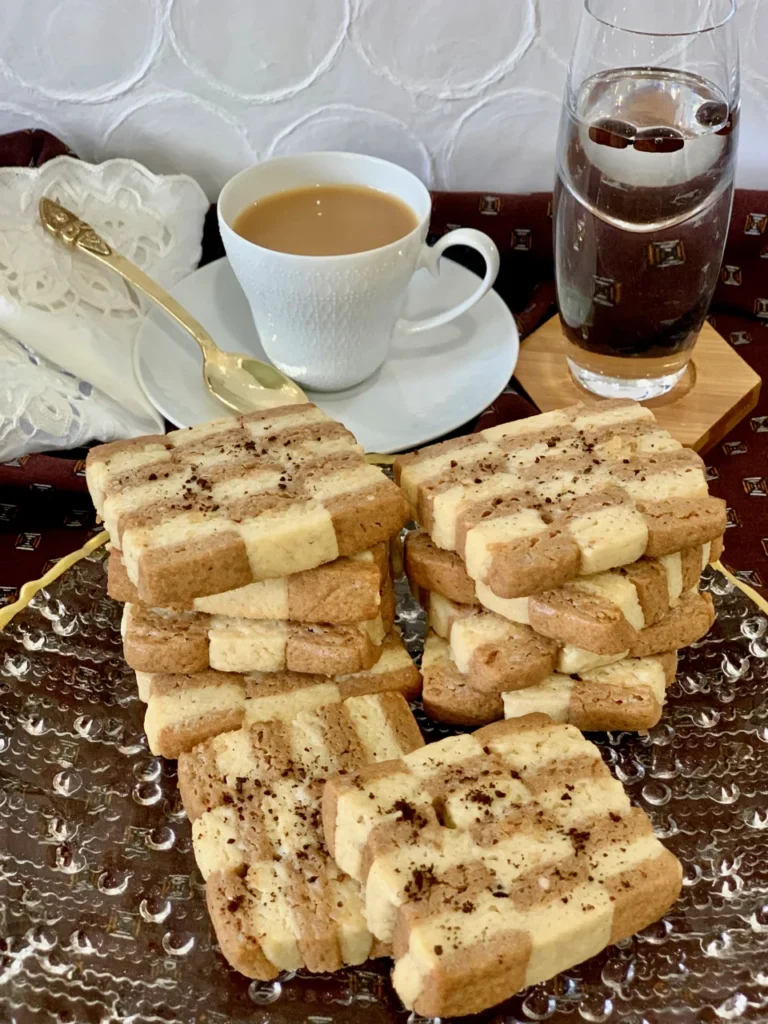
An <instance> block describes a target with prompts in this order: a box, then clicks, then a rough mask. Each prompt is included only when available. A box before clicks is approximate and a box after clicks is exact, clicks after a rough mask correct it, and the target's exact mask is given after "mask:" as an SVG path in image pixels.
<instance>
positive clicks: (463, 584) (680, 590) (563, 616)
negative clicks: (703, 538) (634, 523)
mask: <svg viewBox="0 0 768 1024" xmlns="http://www.w3.org/2000/svg"><path fill="white" fill-rule="evenodd" d="M722 548H723V545H722V540H721V538H718V539H717V540H716V541H714V542H712V543H711V544H710V543H706V544H703V545H698V546H696V547H692V548H684V549H683V550H682V551H678V552H675V553H673V554H671V555H664V556H663V557H662V558H642V559H640V560H639V561H637V562H633V563H632V565H626V566H623V567H622V568H620V569H610V570H608V571H607V572H602V573H596V574H595V575H593V576H583V577H581V578H580V579H577V580H573V581H572V582H570V583H566V584H564V585H563V586H562V587H559V588H557V589H555V590H550V591H547V592H546V593H541V594H535V595H531V596H530V597H518V598H509V599H505V598H501V597H497V596H496V595H495V594H494V593H493V591H492V590H491V589H490V587H488V586H486V585H485V584H483V583H477V584H476V583H475V581H474V580H472V579H470V577H469V576H468V575H467V571H466V569H465V568H464V563H463V562H462V561H461V559H460V558H459V556H458V555H456V554H454V553H453V552H451V551H443V550H442V549H441V548H438V547H437V545H436V544H434V543H433V542H432V541H431V540H430V538H429V535H428V534H427V533H426V532H425V531H423V530H414V531H412V532H411V533H409V534H408V536H407V538H406V542H405V570H406V572H407V574H408V579H409V581H410V584H411V589H412V591H413V593H414V594H418V592H419V590H427V591H432V592H433V593H436V594H440V595H441V596H442V597H446V598H448V599H449V600H450V601H454V602H456V603H457V604H462V605H479V606H481V607H484V608H487V609H488V610H489V611H492V612H496V613H497V614H498V615H501V616H502V617H503V618H505V619H509V621H510V622H518V623H520V624H521V625H529V626H532V627H533V628H534V629H535V630H536V632H537V633H539V634H540V635H541V636H546V637H550V638H551V639H552V640H555V641H557V643H558V644H560V645H565V644H570V645H572V646H575V647H580V648H583V649H584V650H587V651H591V652H592V653H594V654H618V653H621V652H622V651H628V650H629V649H630V648H631V646H632V643H633V642H634V640H635V639H636V638H637V634H638V631H639V630H642V629H644V628H645V627H647V626H652V625H654V624H655V623H656V622H658V621H659V620H660V619H662V618H663V617H664V616H665V615H666V614H667V612H669V611H670V609H671V608H674V607H675V606H676V605H677V604H679V603H680V600H681V598H682V596H683V595H684V594H685V593H687V592H688V591H689V590H693V589H696V588H698V585H699V577H700V575H701V572H702V570H703V569H705V568H706V566H707V565H708V564H709V562H710V561H717V559H718V558H719V557H720V555H721V553H722Z"/></svg>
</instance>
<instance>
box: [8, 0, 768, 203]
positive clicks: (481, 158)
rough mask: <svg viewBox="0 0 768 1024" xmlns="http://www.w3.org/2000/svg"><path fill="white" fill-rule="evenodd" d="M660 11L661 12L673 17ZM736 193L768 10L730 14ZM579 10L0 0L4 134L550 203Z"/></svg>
mask: <svg viewBox="0 0 768 1024" xmlns="http://www.w3.org/2000/svg"><path fill="white" fill-rule="evenodd" d="M670 2H674V0H670ZM739 6H740V9H739V13H738V20H739V29H740V37H741V41H742V61H743V70H744V74H743V109H744V117H743V121H742V135H741V153H740V170H739V183H740V184H741V185H744V186H748V187H756V188H760V187H768V173H766V171H767V170H768V60H767V58H766V43H768V0H740V5H739ZM580 9H581V0H23V2H22V0H0V14H1V15H2V17H1V18H0V75H1V76H2V88H1V89H0V130H2V131H10V130H12V129H15V128H21V127H27V126H30V125H31V126H38V127H44V128H48V129H49V130H51V131H53V132H55V133H57V134H58V135H60V136H62V137H63V138H64V139H65V140H66V141H67V142H68V143H69V144H70V145H71V146H72V147H73V148H74V149H75V150H76V151H77V152H78V153H79V154H80V155H81V156H83V157H85V158H86V159H90V160H100V159H103V158H105V157H110V156H131V157H135V158H136V159H139V160H141V161H143V162H144V163H146V164H147V166H148V167H149V168H150V169H152V170H154V171H160V172H163V171H187V172H188V173H190V174H192V175H194V176H195V177H196V178H197V179H198V181H200V183H201V184H202V185H203V187H204V188H205V189H206V191H207V192H208V194H209V195H210V196H212V197H213V196H215V195H216V193H217V192H218V189H219V188H220V186H221V185H222V183H223V182H224V181H225V180H226V178H227V177H229V175H230V174H232V173H233V172H234V171H236V170H238V169H239V168H241V167H242V166H244V165H245V164H247V163H250V162H253V161H254V160H258V159H260V158H263V157H266V156H269V155H271V154H273V153H288V152H293V151H296V150H306V149H312V148H316V149H333V148H338V149H354V150H358V151H362V152H367V153H374V154H377V155H380V156H385V157H388V158H390V159H394V160H397V161H399V162H400V163H403V164H405V165H406V166H407V167H409V168H411V169H412V170H413V171H415V172H416V173H418V174H419V175H420V176H421V177H422V178H423V179H424V180H425V181H427V182H428V183H429V184H430V185H432V186H434V187H437V188H451V189H488V190H494V191H509V192H515V191H519V192H522V191H527V190H531V189H548V188H550V187H551V182H552V161H553V151H554V145H555V136H556V130H557V117H558V111H559V106H560V96H561V90H562V86H563V80H564V75H565V66H566V61H567V59H568V56H569V51H570V48H571V44H572V41H573V38H574V33H575V27H576V23H577V20H578V17H579V13H580Z"/></svg>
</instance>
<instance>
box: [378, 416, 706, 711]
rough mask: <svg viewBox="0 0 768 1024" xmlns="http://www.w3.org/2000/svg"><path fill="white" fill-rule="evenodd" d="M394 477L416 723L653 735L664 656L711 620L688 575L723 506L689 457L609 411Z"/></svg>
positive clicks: (698, 566) (666, 673) (472, 442)
mask: <svg viewBox="0 0 768 1024" xmlns="http://www.w3.org/2000/svg"><path fill="white" fill-rule="evenodd" d="M395 474H396V479H397V480H398V482H399V483H400V486H401V487H402V488H403V490H404V492H405V494H406V496H407V498H408V499H409V502H410V503H411V506H412V509H413V513H414V517H415V518H416V519H418V521H419V522H420V523H421V526H422V530H421V531H420V532H417V533H413V534H411V535H410V536H409V537H408V541H407V547H406V567H407V572H408V575H409V577H410V580H411V584H412V587H413V589H414V590H415V591H416V592H417V593H419V594H420V595H421V597H422V600H423V602H424V603H425V605H426V606H427V608H428V610H429V623H430V627H431V630H430V634H429V637H428V639H427V643H426V650H425V653H424V660H423V665H422V671H423V679H424V692H423V699H424V707H425V709H426V711H427V713H428V714H430V715H431V716H432V717H434V718H437V719H439V720H441V721H444V722H450V723H453V724H458V725H482V724H484V723H487V722H492V721H495V720H496V719H499V718H501V717H502V716H504V715H506V717H507V718H514V717H517V716H521V715H525V714H528V713H530V712H544V713H546V714H548V715H549V716H550V717H551V718H553V719H555V720H556V721H559V722H569V723H571V724H574V725H576V726H578V727H579V728H580V729H584V730H598V729H646V728H650V727H651V726H653V725H655V724H656V723H657V722H658V720H659V718H660V717H661V713H662V706H663V703H664V694H665V689H666V686H667V685H668V683H669V682H670V681H671V680H672V679H674V675H675V666H676V662H677V651H678V650H679V649H680V648H681V647H685V646H687V645H689V644H691V643H693V642H695V641H696V640H698V639H700V638H701V637H702V636H704V634H705V633H706V632H707V630H708V629H709V628H710V626H711V625H712V622H713V619H714V612H713V608H712V602H711V599H710V597H709V595H707V594H703V593H701V592H700V590H699V578H700V576H701V572H702V570H703V569H704V568H705V567H706V565H707V564H708V562H709V561H710V560H715V559H717V558H718V557H719V554H720V551H721V548H722V543H721V539H722V535H723V532H724V529H725V507H724V503H723V502H722V501H720V500H719V499H716V498H713V497H710V495H709V493H708V490H707V483H706V478H705V473H704V466H703V464H702V462H701V459H700V458H699V457H698V456H697V455H696V454H695V453H694V452H692V451H690V450H688V449H683V448H682V446H681V445H680V444H679V443H678V442H677V441H675V440H674V438H672V437H671V436H670V435H669V434H668V433H667V432H666V431H665V430H662V429H661V428H660V427H659V426H658V424H657V423H656V421H655V419H654V417H653V414H652V413H651V412H650V411H649V410H647V409H645V408H643V407H641V406H639V405H636V404H635V403H632V402H622V401H615V402H603V403H601V404H600V405H598V406H589V407H587V406H573V407H571V408H568V409H563V410H557V411H555V412H550V413H545V414H543V415H540V416H534V417H531V418H530V419H526V420H520V421H517V422H514V423H508V424H504V425H502V426H499V427H493V428H491V429H488V430H484V431H482V432H480V433H479V434H473V435H471V436H469V437H462V438H458V439H456V440H453V441H446V442H444V443H442V444H437V445H433V446H431V447H429V448H425V449H423V450H422V451H419V452H416V453H414V454H411V455H405V456H402V457H400V458H399V459H398V460H397V461H396V463H395Z"/></svg>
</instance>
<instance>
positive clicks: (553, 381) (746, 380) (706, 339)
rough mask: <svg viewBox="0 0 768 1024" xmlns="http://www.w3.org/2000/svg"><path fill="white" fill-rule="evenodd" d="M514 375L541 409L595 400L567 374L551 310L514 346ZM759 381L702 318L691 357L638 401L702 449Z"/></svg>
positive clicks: (751, 400) (724, 429) (747, 402)
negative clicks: (671, 380) (655, 392)
mask: <svg viewBox="0 0 768 1024" xmlns="http://www.w3.org/2000/svg"><path fill="white" fill-rule="evenodd" d="M515 378H516V379H517V380H518V381H519V382H520V383H521V384H522V386H523V387H524V388H525V390H526V391H527V392H528V395H529V396H530V398H531V399H532V400H533V401H534V402H535V403H536V405H537V406H538V407H539V409H541V411H542V412H548V411H549V410H550V409H559V408H561V407H563V406H565V405H573V403H574V402H583V401H591V402H599V401H600V399H599V398H598V397H597V395H593V394H592V393H591V392H590V391H587V390H585V389H584V388H583V387H581V385H580V384H577V383H576V381H575V380H574V379H573V377H572V376H571V374H570V372H569V370H568V364H567V363H566V361H565V337H564V336H563V333H562V330H561V328H560V320H559V318H558V317H556V316H553V317H552V319H551V320H547V322H546V323H545V324H542V326H541V327H540V328H539V329H538V330H537V331H534V333H533V334H532V335H530V337H528V338H526V339H525V341H524V342H523V343H522V345H521V346H520V358H519V359H518V362H517V367H516V368H515ZM761 383H762V381H761V379H760V377H759V376H758V375H757V374H756V373H755V371H754V370H753V369H752V368H751V367H750V366H748V365H747V363H745V362H744V360H743V359H742V358H741V356H740V355H738V354H737V353H736V352H735V351H734V350H733V349H732V348H731V346H730V345H729V344H728V342H727V341H726V340H725V338H723V337H721V335H719V334H718V333H717V331H716V330H715V329H714V328H713V327H712V326H711V325H710V324H708V323H705V324H704V327H703V328H702V330H701V334H700V335H699V340H698V341H697V342H696V348H695V349H694V351H693V359H692V360H691V362H690V364H689V367H688V369H687V370H686V372H685V374H684V376H683V378H682V380H681V381H680V382H679V383H678V384H677V386H676V387H675V388H674V389H673V390H672V391H670V392H669V394H667V395H663V396H662V397H661V398H654V399H651V400H650V401H648V402H643V405H647V406H648V407H649V408H650V409H653V412H654V415H655V416H656V419H657V420H658V421H659V423H660V424H661V425H662V426H663V427H666V429H667V430H668V431H669V432H670V434H672V436H673V437H676V438H677V440H678V441H680V442H681V443H682V444H684V445H687V446H688V447H689V448H693V449H694V450H695V451H697V452H705V451H708V450H709V449H710V448H712V447H713V446H714V445H716V444H717V442H718V441H721V440H722V439H723V438H724V437H725V435H726V434H727V433H728V432H729V431H730V430H732V429H733V428H734V427H735V426H736V424H737V423H738V422H739V421H740V420H742V419H744V417H745V416H746V415H747V414H748V413H750V412H751V411H752V410H753V409H754V408H755V406H756V405H757V400H758V398H759V397H760V385H761Z"/></svg>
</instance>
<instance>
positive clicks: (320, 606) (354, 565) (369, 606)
mask: <svg viewBox="0 0 768 1024" xmlns="http://www.w3.org/2000/svg"><path fill="white" fill-rule="evenodd" d="M387 562H388V559H387V546H386V545H385V544H377V545H376V546H375V547H374V548H371V549H370V550H369V551H362V552H360V554H357V555H350V556H349V557H348V558H337V559H336V561H334V562H328V563H326V564H325V565H319V566H318V567H317V568H316V569H307V570H306V571H305V572H297V573H293V575H291V576H281V577H277V578H275V579H270V580H259V581H258V582H257V583H248V584H246V585H245V586H244V587H238V588H237V589H236V590H228V591H225V592H224V593H223V594H210V595H209V596H208V597H195V598H193V599H192V600H187V601H182V602H180V603H172V604H169V605H167V606H166V607H169V608H172V609H173V610H175V611H196V612H205V613H206V614H208V615H227V616H230V617H232V618H243V619H293V621H294V622H326V623H338V624H348V623H354V622H362V621H364V620H368V619H375V618H376V616H377V615H379V613H380V611H381V607H380V606H381V587H382V583H383V582H384V580H385V579H386V578H387V576H388V575H389V573H388V565H387ZM107 593H108V594H109V596H110V597H112V598H114V599H115V600H116V601H122V602H123V603H131V604H138V603H140V602H139V592H138V591H137V589H136V587H135V586H134V585H133V584H132V583H131V581H130V580H129V579H128V573H127V572H126V571H125V565H124V563H123V556H122V554H121V553H120V552H119V551H118V550H117V549H116V548H113V550H112V551H111V552H110V555H109V560H108V570H107Z"/></svg>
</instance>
